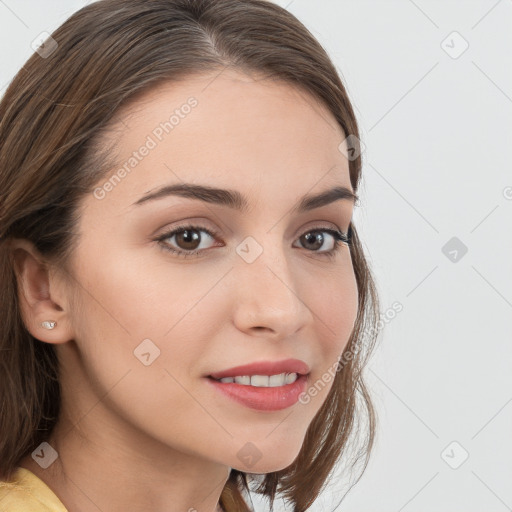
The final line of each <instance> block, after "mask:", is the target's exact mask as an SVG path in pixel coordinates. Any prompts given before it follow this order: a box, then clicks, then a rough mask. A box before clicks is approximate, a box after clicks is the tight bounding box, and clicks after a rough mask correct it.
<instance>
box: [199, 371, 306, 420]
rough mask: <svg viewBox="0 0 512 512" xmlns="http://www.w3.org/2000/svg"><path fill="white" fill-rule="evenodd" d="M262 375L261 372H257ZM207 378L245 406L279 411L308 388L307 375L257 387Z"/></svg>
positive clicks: (224, 393) (225, 393)
mask: <svg viewBox="0 0 512 512" xmlns="http://www.w3.org/2000/svg"><path fill="white" fill-rule="evenodd" d="M256 375H261V374H256ZM206 380H207V381H208V382H209V383H210V385H211V386H213V387H214V388H215V389H216V390H217V391H219V392H220V393H222V394H223V395H224V396H226V397H228V398H230V399H231V400H234V401H235V402H238V403H239V404H241V405H244V406H245V407H249V408H251V409H256V410H258V411H268V412H271V411H279V410H282V409H286V408H288V407H291V406H292V405H294V404H296V403H297V402H298V401H299V397H300V395H301V394H302V393H303V392H304V391H305V390H306V385H307V382H308V376H307V375H300V376H299V377H298V378H297V380H296V381H295V382H292V383H291V384H285V385H284V386H275V387H256V386H247V385H245V384H238V383H236V382H219V381H218V380H215V379H212V378H211V377H207V378H206Z"/></svg>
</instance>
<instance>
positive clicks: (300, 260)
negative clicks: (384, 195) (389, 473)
mask: <svg viewBox="0 0 512 512" xmlns="http://www.w3.org/2000/svg"><path fill="white" fill-rule="evenodd" d="M0 119H1V121H0V236H1V239H0V273H1V278H0V279H1V281H0V283H1V293H2V297H1V302H0V324H1V325H2V329H1V335H0V353H1V359H0V365H1V368H0V396H1V404H2V414H1V417H0V479H1V480H2V482H1V484H0V510H2V511H22V510H30V511H32V512H35V511H39V510H41V511H42V510H44V511H52V512H56V511H59V512H65V511H66V510H67V511H69V512H72V511H78V510H80V511H81V512H88V511H95V512H96V511H98V510H103V511H117V510H132V511H148V510H151V511H153V512H163V511H166V512H170V511H193V510H195V511H199V512H213V511H215V510H224V511H229V512H235V511H248V510H251V507H252V505H251V500H250V491H254V492H258V493H260V494H261V495H263V496H265V497H267V498H268V500H269V502H270V504H271V505H272V502H273V500H274V497H275V496H276V495H280V496H282V497H284V498H285V499H286V500H287V501H288V503H289V504H290V509H291V510H294V511H304V510H306V509H307V508H308V507H310V506H311V504H312V503H313V501H314V500H315V499H316V497H317V496H318V495H319V492H320V491H321V490H322V488H323V486H324V485H325V484H326V483H327V481H328V476H329V474H330V472H331V470H332V469H333V468H334V466H335V464H336V463H337V462H340V461H341V460H343V462H344V463H346V462H347V461H350V460H352V462H353V464H355V463H356V462H358V461H361V460H364V467H366V463H367V461H368V457H369V454H370V451H371V447H372V442H373V437H374V430H375V417H374V410H373V408H372V404H371V401H370V399H369V396H368V393H367V390H366V387H365V384H364V382H363V378H362V374H361V371H362V369H363V368H364V364H365V362H366V361H367V359H368V356H369V355H370V353H371V350H372V348H373V347H374V341H375V332H376V331H375V330H374V329H373V326H374V325H375V323H376V321H377V316H378V304H377V295H376V292H375V286H374V282H373V279H372V275H371V272H370V270H369V268H368V265H367V263H366V261H365V257H364V253H363V250H362V246H361V243H360V240H359V239H358V236H357V231H356V228H355V226H354V224H353V222H352V214H353V210H354V207H355V206H356V204H355V203H356V200H357V189H358V184H359V182H360V178H361V157H360V155H359V150H358V141H359V139H358V127H357V122H356V118H355V116H354V112H353V109H352V107H351V105H350V102H349V99H348V97H347V94H346V91H345V89H344V86H343V85H342V82H341V81H340V78H339V76H338V75H337V73H336V70H335V68H334V66H333V64H332V63H331V61H330V60H329V58H328V56H327V55H326V53H325V51H324V50H323V49H322V47H321V46H320V45H319V43H318V42H317V41H316V40H315V39H314V38H313V36H312V35H311V34H310V33H309V32H308V30H307V29H306V28H305V27H304V26H303V25H302V24H301V23H300V22H299V21H298V20H297V19H296V18H295V17H294V16H292V15H291V14H290V13H288V12H287V11H285V10H284V9H282V8H280V7H278V6H276V5H274V4H272V3H271V2H267V1H264V0H154V1H150V2H148V1H142V0H102V1H99V2H95V3H92V4H90V5H88V6H86V7H84V8H83V9H81V10H80V11H78V12H77V13H75V14H74V15H73V16H71V17H70V18H69V19H68V20H67V21H66V22H65V23H64V24H63V25H62V26H61V27H59V28H58V29H57V30H56V31H55V32H54V33H53V34H52V35H51V38H49V39H47V40H46V41H45V42H44V44H43V45H42V46H41V47H40V48H39V49H38V51H37V52H35V53H34V55H33V56H32V57H31V58H30V59H29V60H28V61H27V63H26V64H25V65H24V67H23V69H22V70H21V71H20V72H19V73H18V74H17V75H16V77H15V78H14V80H13V81H12V83H11V84H10V85H9V87H8V89H7V90H6V92H5V95H4V97H3V99H2V101H1V103H0ZM360 404H362V406H363V410H361V408H360ZM361 412H365V413H366V415H365V418H367V419H368V424H367V429H366V434H367V435H366V436H365V437H364V439H363V446H362V447H361V449H359V450H356V455H355V456H354V457H350V453H351V452H350V451H349V448H350V447H353V446H355V444H354V442H355V440H357V439H358V437H357V435H356V434H357V433H358V430H360V429H359V428H357V427H358V426H359V425H360V423H359V422H358V420H359V419H360V418H359V417H358V414H359V413H361ZM251 482H252V483H257V484H258V485H257V486H256V487H254V486H253V487H252V488H251V486H250V484H251ZM276 493H277V494H276Z"/></svg>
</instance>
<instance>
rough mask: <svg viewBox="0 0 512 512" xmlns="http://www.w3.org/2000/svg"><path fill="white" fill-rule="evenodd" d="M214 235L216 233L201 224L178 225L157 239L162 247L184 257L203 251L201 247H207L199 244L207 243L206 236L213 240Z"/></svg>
mask: <svg viewBox="0 0 512 512" xmlns="http://www.w3.org/2000/svg"><path fill="white" fill-rule="evenodd" d="M202 233H203V234H202ZM204 233H206V235H205V234H204ZM216 236H217V233H214V232H213V231H210V230H209V229H207V228H205V227H202V226H179V227H177V228H176V229H173V230H172V231H169V232H168V233H165V234H163V235H162V236H161V237H159V238H158V239H157V241H159V242H160V243H161V245H162V247H163V248H164V249H166V250H168V251H171V252H172V253H175V254H178V255H181V256H184V257H186V256H193V255H197V254H199V253H201V252H203V249H208V248H209V247H204V246H203V247H201V245H204V243H206V244H207V243H208V241H207V239H208V237H209V238H211V239H213V240H215V238H216ZM172 239H174V241H173V240H172ZM169 241H170V243H169Z"/></svg>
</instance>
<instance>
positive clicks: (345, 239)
mask: <svg viewBox="0 0 512 512" xmlns="http://www.w3.org/2000/svg"><path fill="white" fill-rule="evenodd" d="M187 230H190V231H204V232H206V233H207V234H208V235H209V236H211V237H212V238H217V236H218V235H219V233H218V232H217V231H215V230H211V229H208V228H205V227H204V226H199V225H192V224H187V225H183V226H178V227H176V228H174V229H173V230H172V231H168V232H167V233H164V234H163V235H161V236H160V237H158V238H157V239H155V241H156V242H160V246H161V248H162V249H163V250H164V251H168V252H171V253H173V254H175V255H176V256H178V257H180V258H190V257H195V256H200V253H202V252H204V251H207V250H208V249H200V250H197V251H190V252H189V251H183V250H181V249H180V250H178V249H173V248H172V247H170V246H169V244H166V243H163V241H164V240H166V239H168V238H171V237H173V236H174V235H176V234H178V233H181V232H182V231H187ZM313 232H325V233H329V234H330V235H331V236H332V237H333V238H334V248H333V249H331V250H329V251H310V252H314V253H315V252H316V253H318V254H320V255H322V256H325V257H327V258H334V257H335V256H336V253H337V252H339V251H340V250H341V248H342V243H345V244H346V245H348V246H349V247H350V246H351V228H350V227H349V229H348V233H344V232H342V231H338V230H336V229H329V228H324V227H318V228H312V229H308V230H307V231H305V232H304V233H302V235H300V236H303V235H305V234H307V233H313Z"/></svg>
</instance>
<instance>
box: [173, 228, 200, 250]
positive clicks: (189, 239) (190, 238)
mask: <svg viewBox="0 0 512 512" xmlns="http://www.w3.org/2000/svg"><path fill="white" fill-rule="evenodd" d="M181 233H182V234H178V235H176V239H177V241H178V243H179V240H180V239H182V240H184V244H185V247H184V249H187V250H194V249H196V248H197V246H198V244H197V242H198V241H199V238H200V237H199V235H198V234H197V232H195V231H193V230H190V229H185V230H183V231H182V232H181ZM194 243H195V245H194ZM190 244H192V247H189V246H188V245H190Z"/></svg>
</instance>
